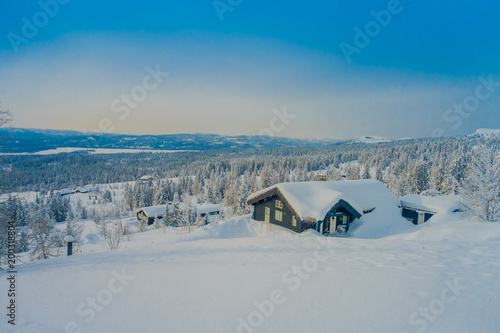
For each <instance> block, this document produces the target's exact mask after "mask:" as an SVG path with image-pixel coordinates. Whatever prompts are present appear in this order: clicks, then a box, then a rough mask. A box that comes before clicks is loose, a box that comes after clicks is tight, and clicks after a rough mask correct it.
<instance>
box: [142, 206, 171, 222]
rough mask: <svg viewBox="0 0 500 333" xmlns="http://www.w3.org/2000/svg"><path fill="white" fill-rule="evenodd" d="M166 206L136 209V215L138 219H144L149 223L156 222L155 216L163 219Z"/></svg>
mask: <svg viewBox="0 0 500 333" xmlns="http://www.w3.org/2000/svg"><path fill="white" fill-rule="evenodd" d="M166 208H167V206H166V205H160V206H150V207H143V208H140V209H138V210H136V212H135V217H136V218H137V221H144V222H146V223H147V224H148V225H151V224H153V223H154V221H155V217H157V218H158V219H160V220H161V219H163V217H164V216H165V210H166Z"/></svg>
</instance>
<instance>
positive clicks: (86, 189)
mask: <svg viewBox="0 0 500 333" xmlns="http://www.w3.org/2000/svg"><path fill="white" fill-rule="evenodd" d="M98 190H99V187H98V186H96V185H85V186H82V187H77V188H76V189H75V193H91V192H96V191H98Z"/></svg>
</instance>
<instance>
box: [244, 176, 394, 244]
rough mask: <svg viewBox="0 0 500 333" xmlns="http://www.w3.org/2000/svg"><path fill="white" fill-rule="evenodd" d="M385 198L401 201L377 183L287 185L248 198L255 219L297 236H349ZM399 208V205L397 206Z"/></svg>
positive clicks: (351, 182)
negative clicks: (312, 231)
mask: <svg viewBox="0 0 500 333" xmlns="http://www.w3.org/2000/svg"><path fill="white" fill-rule="evenodd" d="M381 197H384V198H385V197H390V198H393V199H394V201H396V202H397V198H396V197H394V195H393V194H392V193H390V191H389V190H388V189H387V187H385V185H384V184H383V183H381V182H379V181H377V180H372V179H370V180H348V181H317V182H300V183H283V184H277V185H274V186H271V187H269V188H266V189H264V190H262V191H259V192H257V193H254V194H252V195H251V196H249V197H248V200H247V202H248V204H249V205H253V207H254V213H253V219H254V220H257V221H262V222H266V223H271V224H275V225H279V226H282V227H285V228H288V229H290V230H293V231H295V232H297V233H301V232H303V231H306V230H308V229H315V230H317V231H318V232H320V233H322V234H330V233H335V232H338V233H344V232H348V231H349V229H350V226H351V224H353V223H356V221H357V220H358V219H359V218H360V217H361V216H363V215H364V214H369V213H371V212H373V211H374V210H375V209H377V203H378V202H380V198H381ZM396 207H397V205H396Z"/></svg>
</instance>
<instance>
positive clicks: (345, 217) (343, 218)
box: [342, 215, 347, 224]
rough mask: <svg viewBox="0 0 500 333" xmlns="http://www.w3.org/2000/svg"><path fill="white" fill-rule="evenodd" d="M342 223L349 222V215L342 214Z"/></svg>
mask: <svg viewBox="0 0 500 333" xmlns="http://www.w3.org/2000/svg"><path fill="white" fill-rule="evenodd" d="M342 223H343V224H347V216H346V215H344V216H342Z"/></svg>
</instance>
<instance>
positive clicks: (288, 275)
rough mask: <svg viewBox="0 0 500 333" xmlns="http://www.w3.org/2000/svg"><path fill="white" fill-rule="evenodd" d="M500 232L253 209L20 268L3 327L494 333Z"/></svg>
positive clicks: (468, 225)
mask: <svg viewBox="0 0 500 333" xmlns="http://www.w3.org/2000/svg"><path fill="white" fill-rule="evenodd" d="M446 216H448V215H446ZM499 241H500V225H498V224H493V223H491V224H486V223H473V222H466V221H451V220H446V219H445V218H443V219H435V220H434V221H433V220H431V221H429V223H428V224H426V225H423V226H420V227H415V228H414V229H412V230H411V231H410V232H405V233H401V234H398V235H393V236H390V237H384V238H381V239H359V238H354V237H352V236H351V237H348V238H344V237H330V238H325V237H323V236H320V235H319V234H317V233H315V232H307V233H305V234H302V235H297V234H293V233H291V232H289V231H287V230H284V229H281V228H279V227H276V226H270V225H268V224H264V223H259V222H252V221H249V220H248V218H240V219H233V220H229V221H227V222H225V223H222V224H219V225H211V226H208V227H206V228H203V229H199V230H197V231H196V232H194V233H192V234H189V235H183V239H182V241H181V239H180V235H179V234H178V233H177V232H175V231H173V230H170V229H168V230H167V231H166V232H163V231H162V230H161V229H159V230H149V231H147V232H145V233H141V234H136V235H134V236H133V238H132V239H131V240H130V241H128V242H127V241H125V242H124V243H123V246H122V248H121V249H120V250H118V251H105V252H100V253H84V254H78V255H75V256H73V257H71V258H68V257H61V258H56V259H50V260H48V261H44V262H37V263H33V264H27V265H25V266H23V267H21V268H20V270H19V271H20V273H19V285H18V288H19V299H18V304H19V308H18V322H17V326H16V330H14V331H13V330H12V328H11V327H10V326H9V325H8V324H6V323H5V321H0V331H1V332H26V333H31V332H36V333H49V332H79V330H80V329H81V332H111V333H113V332H116V333H125V332H134V333H135V332H151V333H154V332H214V333H215V332H217V333H219V332H245V333H248V332H292V333H293V332H384V333H385V332H408V333H409V332H418V331H421V332H492V333H493V332H498V327H499V325H500V319H499V317H498V309H499V308H500V280H499V279H498V276H499V275H500V263H499V261H498V258H499V256H500V248H499V247H498V242H499ZM0 288H1V290H6V279H5V277H4V276H1V279H0ZM2 300H3V298H2ZM273 301H274V302H273Z"/></svg>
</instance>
